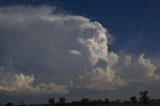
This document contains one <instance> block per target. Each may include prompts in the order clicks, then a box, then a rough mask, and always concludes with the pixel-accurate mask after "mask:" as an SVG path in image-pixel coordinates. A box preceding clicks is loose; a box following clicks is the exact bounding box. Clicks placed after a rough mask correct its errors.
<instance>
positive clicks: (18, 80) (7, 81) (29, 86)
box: [0, 66, 68, 94]
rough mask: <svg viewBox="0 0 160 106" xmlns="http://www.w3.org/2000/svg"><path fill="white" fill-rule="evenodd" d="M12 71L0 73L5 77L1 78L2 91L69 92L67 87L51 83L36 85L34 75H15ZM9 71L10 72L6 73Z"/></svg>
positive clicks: (23, 92)
mask: <svg viewBox="0 0 160 106" xmlns="http://www.w3.org/2000/svg"><path fill="white" fill-rule="evenodd" d="M1 67H2V66H1ZM11 70H15V69H7V68H4V67H3V69H2V68H1V70H0V72H1V74H2V75H3V77H1V78H0V80H1V81H0V91H5V92H13V93H18V94H26V93H27V94H28V93H29V94H55V93H59V94H66V93H68V90H67V89H66V88H67V86H65V85H57V84H55V83H53V82H50V83H39V82H38V83H36V84H35V77H34V75H25V74H23V73H19V74H14V73H13V72H12V73H11V72H10V71H11ZM5 71H8V72H5ZM2 72H3V73H2Z"/></svg>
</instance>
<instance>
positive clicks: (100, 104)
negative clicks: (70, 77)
mask: <svg viewBox="0 0 160 106" xmlns="http://www.w3.org/2000/svg"><path fill="white" fill-rule="evenodd" d="M148 93H149V92H148V91H142V92H140V93H139V94H140V96H139V98H137V97H136V96H132V97H130V98H129V100H124V101H121V100H120V99H116V100H115V101H110V100H109V99H108V98H105V99H104V100H102V99H96V100H90V99H88V98H83V99H81V100H80V101H72V102H66V98H64V97H60V98H59V101H58V102H55V98H49V99H48V103H47V104H32V105H26V104H24V103H23V102H21V103H20V105H14V104H13V103H11V102H9V103H6V104H5V105H4V106H160V99H151V98H150V96H148ZM0 106H1V105H0Z"/></svg>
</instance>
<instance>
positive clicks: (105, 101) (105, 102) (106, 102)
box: [104, 98, 109, 106]
mask: <svg viewBox="0 0 160 106" xmlns="http://www.w3.org/2000/svg"><path fill="white" fill-rule="evenodd" d="M104 104H105V105H106V106H108V105H109V99H108V98H105V99H104Z"/></svg>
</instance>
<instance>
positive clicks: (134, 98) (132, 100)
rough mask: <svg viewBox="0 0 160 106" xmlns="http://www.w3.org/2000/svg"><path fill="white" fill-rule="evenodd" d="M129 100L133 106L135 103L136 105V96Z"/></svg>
mask: <svg viewBox="0 0 160 106" xmlns="http://www.w3.org/2000/svg"><path fill="white" fill-rule="evenodd" d="M130 100H131V102H132V103H133V104H136V103H137V97H136V96H132V97H131V98H130Z"/></svg>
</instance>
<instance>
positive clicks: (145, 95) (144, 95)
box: [139, 91, 150, 104]
mask: <svg viewBox="0 0 160 106" xmlns="http://www.w3.org/2000/svg"><path fill="white" fill-rule="evenodd" d="M148 93H149V92H148V91H142V92H140V98H139V101H140V103H144V104H147V103H148V102H149V100H150V96H148Z"/></svg>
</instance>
